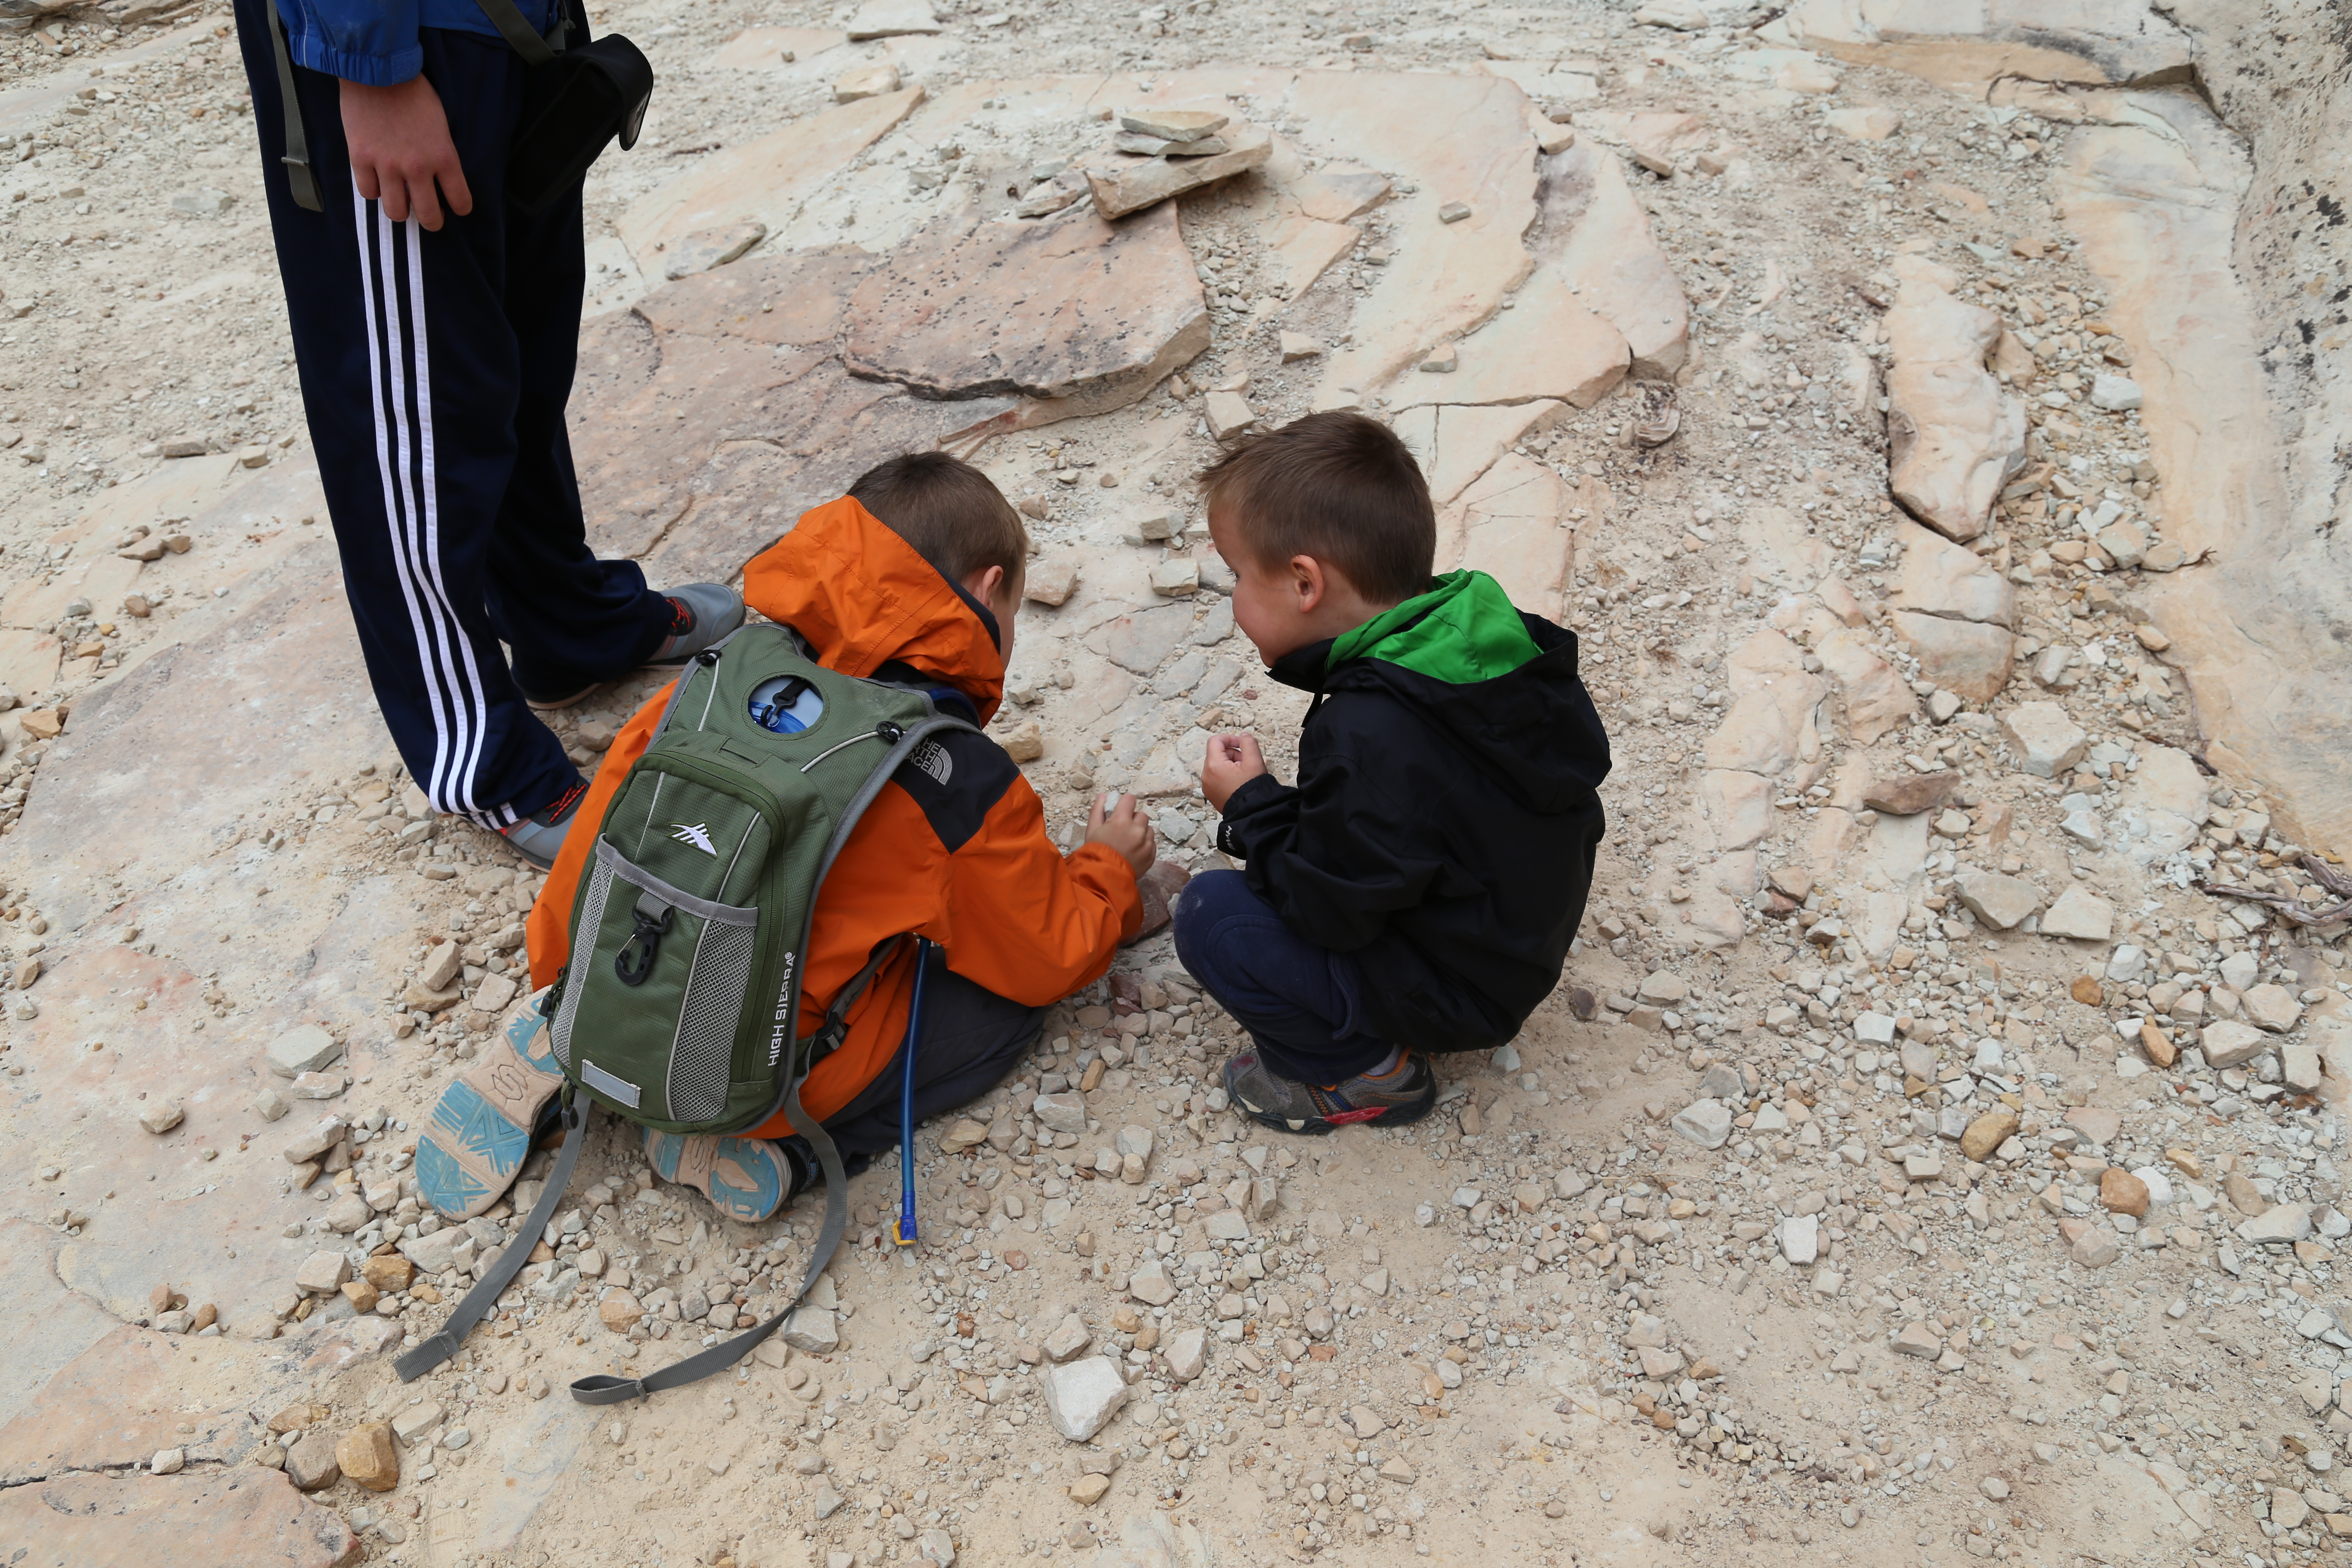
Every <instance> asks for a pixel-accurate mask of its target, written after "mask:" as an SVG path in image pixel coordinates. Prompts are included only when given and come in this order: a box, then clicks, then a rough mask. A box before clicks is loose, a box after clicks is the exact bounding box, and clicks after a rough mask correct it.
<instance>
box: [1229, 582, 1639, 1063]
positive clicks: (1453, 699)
mask: <svg viewBox="0 0 2352 1568" xmlns="http://www.w3.org/2000/svg"><path fill="white" fill-rule="evenodd" d="M1273 675H1274V678H1275V679H1276V680H1279V681H1281V682H1282V683H1283V684H1284V685H1286V686H1294V687H1297V688H1298V689H1300V690H1303V691H1311V692H1313V693H1314V694H1315V702H1314V705H1313V706H1312V707H1311V708H1309V709H1308V710H1307V721H1306V724H1305V726H1304V728H1303V729H1302V731H1301V732H1300V735H1299V740H1298V783H1297V785H1296V786H1295V787H1294V786H1290V785H1286V784H1277V783H1276V782H1275V780H1274V778H1273V777H1272V776H1271V775H1266V776H1263V777H1259V778H1255V779H1252V780H1250V781H1249V782H1248V783H1247V784H1244V785H1242V787H1241V788H1239V789H1237V790H1235V791H1234V793H1233V795H1232V797H1231V798H1230V799H1228V800H1227V801H1226V802H1225V812H1224V820H1223V823H1222V824H1221V825H1220V826H1219V827H1218V830H1217V847H1219V848H1221V849H1223V851H1224V852H1225V853H1226V854H1228V855H1230V856H1233V857H1234V858H1236V859H1241V860H1245V861H1247V862H1248V867H1247V869H1248V875H1249V882H1250V887H1251V888H1252V889H1254V890H1255V892H1256V893H1257V895H1258V896H1259V897H1260V898H1262V899H1264V900H1266V902H1267V903H1269V904H1271V905H1272V906H1273V907H1274V909H1275V910H1276V912H1277V913H1279V914H1280V915H1281V916H1282V918H1283V920H1284V921H1286V923H1287V924H1288V925H1289V926H1290V928H1291V929H1292V930H1293V931H1297V933H1298V934H1299V935H1300V936H1302V937H1304V938H1305V939H1306V940H1307V941H1308V942H1313V943H1315V944H1316V945H1317V946H1318V947H1326V948H1329V949H1331V950H1332V951H1334V952H1346V953H1350V954H1353V955H1354V957H1355V958H1356V960H1357V963H1358V965H1359V967H1360V970H1361V973H1362V999H1363V1005H1364V1010H1365V1014H1366V1021H1367V1023H1369V1024H1370V1026H1371V1028H1372V1031H1373V1032H1374V1033H1376V1034H1378V1035H1379V1036H1380V1037H1381V1038H1383V1039H1385V1040H1388V1041H1390V1042H1391V1043H1392V1044H1396V1045H1400V1046H1404V1047H1411V1048H1414V1049H1420V1050H1470V1049H1475V1048H1479V1047H1491V1046H1496V1045H1499V1044H1501V1043H1502V1042H1504V1041H1506V1040H1508V1039H1510V1038H1511V1037H1513V1036H1514V1035H1516V1034H1517V1033H1518V1030H1519V1026H1520V1025H1521V1024H1523V1023H1525V1022H1526V1021H1527V1016H1528V1014H1529V1013H1531V1012H1533V1011H1534V1010H1535V1008H1536V1005H1537V1004H1538V1003H1539V1002H1541V1001H1542V1000H1543V999H1544V998H1545V997H1546V996H1547V995H1549V994H1550V993H1551V989H1552V987H1553V986H1554V985H1556V984H1559V974H1560V967H1561V965H1562V964H1563V963H1566V962H1567V958H1568V944H1569V941H1570V938H1572V937H1573V936H1575V934H1576V928H1577V924H1578V922H1579V921H1580V920H1582V918H1583V915H1584V900H1585V895H1586V894H1587V893H1588V892H1589V891H1590V890H1591V886H1592V858H1593V852H1594V850H1595V849H1596V848H1597V847H1599V845H1600V843H1601V830H1602V822H1601V800H1600V796H1599V795H1598V794H1597V793H1596V791H1597V790H1598V788H1599V786H1600V784H1601V780H1602V779H1604V778H1606V777H1607V776H1608V774H1609V737H1608V736H1607V734H1606V733H1604V732H1603V731H1602V730H1601V717H1600V715H1599V714H1598V713H1596V712H1595V711H1594V710H1593V707H1592V700H1591V697H1589V696H1588V695H1586V693H1585V689H1584V683H1583V682H1582V681H1581V680H1580V679H1578V678H1577V673H1576V636H1575V634H1574V633H1572V632H1570V631H1567V630H1565V629H1564V628H1562V627H1559V626H1554V625H1553V624H1552V623H1551V622H1549V621H1547V620H1545V619H1543V618H1542V617H1541V616H1530V615H1527V614H1524V613H1523V612H1521V611H1519V610H1517V609H1516V608H1514V607H1513V606H1512V605H1511V602H1510V600H1509V599H1508V598H1507V596H1506V595H1504V593H1503V589H1502V586H1501V584H1497V583H1496V581H1495V580H1494V579H1493V578H1492V577H1489V576H1487V575H1486V574H1485V573H1483V572H1455V573H1452V574H1448V575H1446V576H1444V577H1440V578H1437V579H1436V580H1435V581H1434V582H1433V584H1431V589H1430V592H1428V593H1426V594H1423V595H1420V596H1419V597H1417V598H1412V599H1408V600H1406V601H1405V602H1404V603H1403V604H1402V605H1397V606H1396V607H1395V608H1394V609H1391V610H1389V611H1386V612H1384V613H1383V614H1381V615H1379V616H1374V617H1373V618H1372V619H1371V620H1370V621H1367V622H1365V623H1364V624H1363V625H1362V626H1358V627H1356V628H1355V629H1354V630H1352V631H1350V632H1349V633H1347V634H1346V635H1344V636H1342V637H1338V638H1336V639H1334V640H1332V641H1329V642H1321V643H1316V644H1314V645H1312V646H1310V647H1303V648H1300V649H1298V650H1297V651H1296V652H1294V653H1291V654H1288V655H1286V656H1285V657H1284V658H1281V659H1280V660H1278V661H1276V664H1275V666H1274V669H1273Z"/></svg>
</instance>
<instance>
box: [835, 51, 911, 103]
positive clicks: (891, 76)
mask: <svg viewBox="0 0 2352 1568" xmlns="http://www.w3.org/2000/svg"><path fill="white" fill-rule="evenodd" d="M896 91H898V67H897V66H894V65H891V64H890V63H889V62H887V60H886V61H884V62H883V63H882V64H880V65H872V66H859V67H858V68H856V69H855V70H848V71H844V72H842V74H841V75H839V76H838V77H835V79H834V82H833V100H834V102H835V103H856V101H857V100H859V99H861V98H879V97H881V96H882V95H883V94H884V93H887V92H896Z"/></svg>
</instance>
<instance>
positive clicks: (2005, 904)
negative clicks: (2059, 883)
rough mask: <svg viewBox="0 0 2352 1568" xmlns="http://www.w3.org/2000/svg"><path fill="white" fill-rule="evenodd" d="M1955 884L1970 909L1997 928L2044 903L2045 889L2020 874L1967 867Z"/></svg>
mask: <svg viewBox="0 0 2352 1568" xmlns="http://www.w3.org/2000/svg"><path fill="white" fill-rule="evenodd" d="M1953 888H1954V890H1955V891H1957V892H1958V894H1959V896H1960V902H1961V904H1962V905H1963V906H1965V907H1966V908H1967V910H1968V911H1969V913H1970V914H1972V915H1974V916H1976V917H1977V919H1978V920H1979V921H1983V922H1984V923H1985V924H1986V925H1987V926H1990V928H1991V929H1993V930H1994V931H2007V930H2009V929H2010V928H2011V926H2014V925H2016V924H2017V923H2018V922H2019V921H2022V920H2023V919H2025V917H2026V916H2028V915H2030V914H2032V912H2033V911H2034V910H2037V909H2040V908H2041V907H2042V890H2041V889H2039V888H2036V887H2035V886H2034V885H2033V884H2032V883H2031V882H2029V881H2026V880H2025V879H2022V878H2020V877H2004V876H2001V875H2000V874H1999V873H1997V872H1992V871H1965V872H1962V873H1961V874H1960V876H1959V877H1958V879H1955V881H1954V882H1953Z"/></svg>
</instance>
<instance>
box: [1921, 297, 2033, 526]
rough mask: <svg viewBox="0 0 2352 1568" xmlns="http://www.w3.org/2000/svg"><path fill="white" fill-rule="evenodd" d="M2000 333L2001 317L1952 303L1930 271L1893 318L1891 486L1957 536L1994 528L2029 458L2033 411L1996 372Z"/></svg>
mask: <svg viewBox="0 0 2352 1568" xmlns="http://www.w3.org/2000/svg"><path fill="white" fill-rule="evenodd" d="M1931 265H1932V264H1931ZM1946 276H1947V277H1948V276H1949V274H1946ZM2000 331H2001V326H2000V317H1999V316H1996V315H1994V314H1993V313H1992V312H1991V311H1990V310H1986V309H1984V308H1983V307H1982V306H1979V305H1969V304H1963V303H1962V302H1961V301H1959V300H1955V299H1954V298H1952V296H1951V295H1950V294H1948V293H1947V292H1946V291H1945V288H1944V285H1943V281H1942V279H1937V277H1935V276H1933V275H1932V274H1931V273H1930V271H1929V270H1928V268H1926V267H1915V268H1913V269H1912V270H1911V272H1910V275H1909V276H1908V277H1907V278H1906V279H1905V280H1904V282H1903V285H1902V291H1901V292H1900V294H1898V295H1897V297H1896V299H1895V308H1894V309H1893V310H1889V311H1888V312H1887V313H1886V333H1887V341H1888V342H1889V343H1890V344H1891V345H1892V346H1893V350H1894V353H1893V356H1892V357H1893V362H1894V363H1893V366H1892V368H1891V369H1890V370H1889V371H1888V372H1887V375H1886V396H1887V402H1888V410H1887V418H1886V434H1887V446H1888V454H1887V466H1888V469H1889V480H1890V483H1891V486H1892V488H1893V489H1894V492H1895V500H1896V501H1897V502H1898V503H1900V504H1901V505H1902V507H1903V508H1904V510H1906V511H1908V512H1909V513H1910V514H1911V515H1912V516H1914V517H1916V518H1917V519H1918V520H1919V521H1921V522H1924V523H1926V524H1927V526H1928V527H1930V528H1932V529H1934V530H1936V531H1937V532H1938V533H1941V534H1943V535H1945V536H1946V537H1947V538H1949V539H1957V540H1961V541H1967V540H1970V539H1974V538H1975V537H1976V536H1977V535H1979V533H1982V532H1983V531H1984V530H1985V524H1986V521H1987V520H1988V519H1990V516H1991V514H1992V504H1993V501H1994V500H1995V499H1996V498H1997V497H1998V496H1999V495H2000V488H2001V486H2002V485H2003V484H2005V483H2007V482H2008V480H2009V477H2010V476H2011V474H2013V473H2015V472H2016V471H2017V469H2018V468H2020V467H2021V466H2022V465H2023V463H2024V461H2025V408H2024V405H2022V404H2021V403H2020V402H2019V401H2018V400H2017V399H2016V398H2015V397H2014V396H2012V395H2011V394H2010V393H2009V392H2008V391H2007V390H2005V389H2004V388H2003V387H2002V386H2001V384H2000V383H1999V382H1998V381H1996V380H1994V379H1993V376H1992V374H1991V373H1990V371H1989V370H1987V369H1986V361H1987V360H1988V359H1989V358H1990V355H1991V353H1992V351H1993V345H1994V344H1995V343H1996V342H1999V341H2000Z"/></svg>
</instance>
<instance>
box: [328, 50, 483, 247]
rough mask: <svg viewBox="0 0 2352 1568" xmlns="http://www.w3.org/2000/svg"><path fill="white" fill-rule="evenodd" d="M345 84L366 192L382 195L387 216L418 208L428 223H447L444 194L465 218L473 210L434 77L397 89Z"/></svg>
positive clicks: (347, 126) (348, 124) (348, 137)
mask: <svg viewBox="0 0 2352 1568" xmlns="http://www.w3.org/2000/svg"><path fill="white" fill-rule="evenodd" d="M342 86H343V93H342V105H343V140H344V141H345V142H348V143H349V144H350V146H351V150H352V182H353V183H354V184H357V185H358V186H359V192H360V195H363V196H365V197H367V198H368V199H369V200H370V201H381V202H382V203H383V216H386V217H388V218H390V219H391V220H392V221H393V222H394V223H403V222H405V221H406V220H407V218H408V215H409V213H410V211H411V210H412V209H413V210H414V211H415V214H416V221H417V222H419V223H421V224H423V225H424V226H425V227H426V228H429V229H438V228H439V227H440V226H441V198H442V196H444V195H446V197H447V198H448V202H449V210H450V211H451V212H453V213H456V214H457V216H459V217H464V216H466V215H467V213H469V212H472V211H473V210H474V193H473V192H472V191H470V190H468V189H467V186H466V171H465V170H464V168H462V167H461V166H460V165H459V164H458V162H457V143H456V142H452V141H450V140H449V116H448V115H447V114H446V112H444V111H443V110H442V108H441V95H440V94H439V93H437V92H435V91H434V90H433V84H432V83H431V82H429V81H426V80H425V79H424V78H423V77H421V76H414V77H411V78H409V79H407V80H406V81H404V82H402V83H401V84H400V85H399V86H397V87H365V86H362V85H361V84H360V83H358V82H355V81H347V82H345V83H343V84H342ZM436 181H438V182H439V183H440V187H441V188H440V191H439V192H438V193H436V191H435V190H434V183H435V182H436Z"/></svg>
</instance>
